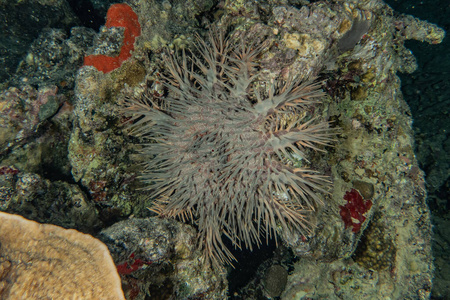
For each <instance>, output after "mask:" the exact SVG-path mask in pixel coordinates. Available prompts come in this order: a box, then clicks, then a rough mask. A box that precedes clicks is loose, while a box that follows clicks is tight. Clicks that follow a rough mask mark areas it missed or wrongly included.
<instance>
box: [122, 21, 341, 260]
mask: <svg viewBox="0 0 450 300" xmlns="http://www.w3.org/2000/svg"><path fill="white" fill-rule="evenodd" d="M242 40H244V39H242ZM264 46H265V45H264V44H260V45H254V44H251V43H250V45H249V46H247V45H245V44H244V42H242V43H233V42H232V41H231V38H225V37H224V34H223V33H222V32H221V31H219V30H217V29H212V30H211V31H210V33H209V39H208V40H207V41H205V40H202V39H201V38H198V43H197V51H198V53H199V55H195V54H191V55H189V56H188V55H186V54H185V53H183V54H182V55H180V56H176V55H166V56H165V58H164V61H165V64H166V68H167V70H168V73H169V74H168V75H167V77H166V78H165V87H166V88H167V90H168V95H167V97H165V98H164V99H162V100H159V101H156V99H154V98H151V97H142V98H133V97H130V98H128V99H127V100H126V101H125V105H126V112H127V114H129V115H131V119H130V120H129V126H128V129H129V130H130V132H131V133H132V134H134V135H136V136H142V137H144V138H146V139H148V140H149V141H150V142H148V143H145V144H143V145H142V146H143V147H142V151H141V154H142V156H143V157H141V158H143V159H144V160H145V161H146V162H145V170H144V173H143V175H142V176H141V179H142V180H143V182H145V183H146V184H147V188H148V190H149V191H151V197H153V198H155V199H156V204H155V205H154V207H153V210H154V211H156V212H157V213H159V214H160V215H161V216H165V217H180V218H181V219H182V220H183V221H187V220H192V221H194V222H195V224H196V225H197V226H198V230H199V241H200V242H199V247H200V248H201V249H202V250H203V251H204V254H205V256H206V258H207V259H208V260H211V261H212V262H214V263H218V264H221V263H231V261H232V260H233V259H234V257H233V256H232V254H231V253H230V251H229V250H228V249H227V247H226V246H225V245H224V243H223V240H222V235H223V234H224V235H225V236H226V237H228V238H229V239H230V240H231V241H232V243H233V244H234V245H235V246H237V247H239V248H241V247H242V246H245V247H246V248H249V249H252V245H254V244H256V245H259V244H260V243H261V237H260V236H261V233H265V235H266V239H269V238H270V237H271V236H272V235H273V234H276V231H277V230H279V229H281V230H286V231H289V230H292V229H294V230H298V231H300V232H302V233H304V234H306V233H308V232H309V230H310V228H311V224H310V223H309V221H308V216H307V215H308V213H309V212H310V211H312V210H315V209H316V208H317V205H320V204H321V203H322V201H321V199H320V197H319V196H318V195H317V194H316V192H318V191H319V192H324V193H325V192H326V191H327V189H328V187H329V185H330V182H329V180H328V178H327V177H326V176H322V175H320V174H318V173H317V172H316V171H313V170H310V169H308V168H307V167H306V165H307V164H308V161H307V159H306V156H307V153H306V152H307V149H308V148H310V149H314V150H321V147H323V146H325V145H329V144H330V142H331V141H332V137H333V132H332V131H330V130H329V128H328V127H329V124H328V122H319V121H318V120H317V118H315V117H314V116H310V115H308V114H306V111H308V109H310V108H312V106H315V105H317V104H318V103H319V102H320V101H319V99H320V98H321V97H322V96H323V93H322V91H321V90H320V84H319V83H316V82H314V80H306V81H302V80H301V79H295V78H290V79H289V80H288V81H287V82H280V81H275V83H273V84H268V85H269V86H270V87H269V88H268V90H267V91H265V90H264V89H263V88H261V87H259V86H260V85H258V84H260V82H258V75H259V72H258V66H259V65H258V63H257V57H258V55H259V54H260V53H261V51H262V50H263V49H264ZM265 84H267V83H265ZM299 158H300V159H301V160H302V161H301V164H302V165H300V164H297V166H294V164H293V163H292V162H293V161H296V160H297V161H298V160H299Z"/></svg>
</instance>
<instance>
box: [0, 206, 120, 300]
mask: <svg viewBox="0 0 450 300" xmlns="http://www.w3.org/2000/svg"><path fill="white" fill-rule="evenodd" d="M0 298H1V299H111V300H112V299H118V300H120V299H125V298H124V295H123V292H122V287H121V282H120V278H119V275H118V273H117V270H116V266H115V265H114V262H113V260H112V258H111V255H110V254H109V251H108V248H107V247H106V246H105V245H104V244H103V243H102V242H100V241H99V240H97V239H95V238H93V237H92V236H90V235H87V234H83V233H81V232H78V231H76V230H73V229H64V228H62V227H58V226H55V225H50V224H39V223H37V222H34V221H30V220H27V219H25V218H23V217H21V216H18V215H12V214H8V213H5V212H0Z"/></svg>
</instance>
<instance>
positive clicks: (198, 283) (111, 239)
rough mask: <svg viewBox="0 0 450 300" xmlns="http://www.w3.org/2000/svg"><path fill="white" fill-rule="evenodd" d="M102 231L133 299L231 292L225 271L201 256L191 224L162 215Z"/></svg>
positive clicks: (213, 295)
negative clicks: (215, 268) (205, 261)
mask: <svg viewBox="0 0 450 300" xmlns="http://www.w3.org/2000/svg"><path fill="white" fill-rule="evenodd" d="M99 237H100V239H101V240H102V241H104V242H105V244H106V245H107V246H108V248H109V249H110V251H111V254H112V256H113V258H114V261H116V264H117V269H118V271H119V274H120V275H121V278H122V281H123V283H124V291H125V295H126V296H127V298H129V299H142V298H143V297H145V295H147V297H148V296H150V297H151V298H152V299H166V297H170V296H172V297H175V298H176V299H197V298H202V297H205V298H206V299H225V298H226V296H225V295H226V291H227V290H226V287H227V280H226V278H225V275H226V274H225V272H224V271H221V272H214V271H213V270H211V269H209V268H206V267H205V264H204V263H203V262H202V261H201V260H199V259H198V257H199V253H198V251H197V247H196V244H197V242H196V232H195V229H194V228H193V227H191V226H189V225H185V224H181V223H179V222H176V221H174V220H165V219H161V218H157V217H152V218H147V219H129V220H126V221H121V222H118V223H116V224H114V225H113V226H111V227H109V228H107V229H104V230H102V232H101V233H100V236H99ZM142 278H145V280H141V279H142ZM142 291H146V292H142Z"/></svg>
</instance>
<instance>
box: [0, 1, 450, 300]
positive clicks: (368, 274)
mask: <svg viewBox="0 0 450 300" xmlns="http://www.w3.org/2000/svg"><path fill="white" fill-rule="evenodd" d="M386 3H387V4H386ZM388 4H389V5H390V6H388ZM107 12H108V17H106V16H107ZM0 16H1V18H2V20H3V21H2V22H1V31H0V64H1V65H2V68H0V89H1V90H0V211H2V212H1V213H0V298H1V299H38V298H40V297H50V298H52V299H68V298H71V299H72V298H74V299H124V298H126V299H450V296H449V295H450V260H449V251H450V249H449V247H450V239H449V237H450V233H449V232H448V228H450V226H448V225H449V224H448V223H449V222H450V217H449V213H448V212H449V208H450V202H449V200H450V181H449V180H450V176H449V174H450V171H449V170H450V157H449V154H448V153H450V140H449V130H450V121H448V117H449V102H450V100H449V99H450V94H449V92H448V91H450V89H448V86H449V82H450V81H449V80H448V79H449V78H448V76H449V74H448V71H447V70H449V69H450V57H449V56H450V51H448V45H449V39H448V38H444V36H445V31H447V30H448V29H449V28H450V4H448V3H447V2H446V1H444V0H442V1H406V0H405V1H394V0H390V1H386V2H383V1H381V0H362V1H361V0H359V1H358V0H335V1H307V0H298V1H245V0H243V1H232V0H225V1H214V0H202V1H192V0H191V1H181V0H173V1H169V0H164V1H150V0H130V1H126V2H123V3H119V4H117V3H115V2H113V1H101V0H82V1H75V0H67V1H66V0H20V1H19V0H17V1H16V0H0ZM212 25H213V26H216V27H217V28H220V29H221V30H223V31H224V32H226V35H227V36H228V37H229V39H230V40H231V41H232V42H233V43H235V45H240V44H241V43H242V44H244V45H250V47H251V46H254V47H258V45H263V46H261V48H260V53H258V55H257V56H256V58H255V61H254V63H255V65H256V66H257V68H258V70H259V72H258V74H257V77H255V78H256V79H254V80H255V84H254V85H252V89H249V90H247V93H248V97H249V99H248V100H249V101H255V99H253V98H251V96H252V95H253V94H252V92H253V89H256V88H258V89H259V91H261V92H260V93H261V95H263V96H266V95H267V94H270V93H269V92H268V90H270V87H271V85H270V83H271V82H274V81H278V82H283V80H285V81H288V80H289V78H292V77H308V76H309V77H313V76H317V77H318V78H319V80H320V82H321V89H322V90H323V91H324V92H325V94H324V96H323V97H322V99H321V101H322V103H320V104H315V105H314V106H312V107H308V110H305V112H304V114H305V117H304V118H305V120H309V119H316V120H319V121H332V123H331V126H332V128H331V129H332V130H337V131H338V134H337V135H336V137H335V138H334V139H335V141H334V142H333V145H332V146H327V147H320V146H319V150H321V151H314V150H311V149H306V150H305V152H304V153H305V154H306V156H307V157H306V160H307V161H306V160H300V161H294V162H289V163H290V164H293V165H296V164H297V165H300V166H304V167H309V168H311V169H314V170H316V171H318V172H319V173H320V174H324V175H326V176H329V178H330V179H331V181H332V183H333V185H332V189H330V192H329V193H326V192H325V191H317V195H318V196H319V197H320V198H321V199H322V200H323V205H320V206H319V207H317V211H316V212H315V213H313V214H311V215H312V217H311V219H310V222H312V223H314V226H313V231H312V232H311V233H310V234H308V235H303V234H296V235H295V234H293V235H292V234H287V233H286V232H282V230H281V229H280V228H282V227H281V226H278V227H277V228H278V229H277V230H278V238H277V241H276V242H275V240H274V239H271V240H269V241H268V243H267V244H266V242H265V237H264V238H262V245H261V247H260V248H259V249H258V248H254V249H253V251H250V250H249V249H245V247H243V248H244V249H243V250H238V249H233V243H231V242H230V243H229V245H228V248H230V249H233V250H232V253H233V255H234V256H235V257H236V258H237V262H235V263H234V267H235V268H232V267H230V266H223V267H221V266H214V265H212V266H211V265H208V264H207V263H205V261H204V260H203V256H202V252H201V251H200V250H199V249H198V244H199V243H201V242H202V240H201V239H200V240H199V237H198V229H199V228H201V227H199V224H194V225H192V224H186V223H189V222H182V220H181V219H176V218H161V217H158V216H157V215H156V214H155V213H154V212H153V211H151V210H149V209H148V207H152V204H153V202H154V199H152V198H149V197H148V194H149V190H146V189H145V184H144V182H143V181H142V180H141V179H140V175H141V174H142V171H143V166H142V163H143V160H144V159H146V158H148V157H146V156H142V155H140V153H142V152H139V150H140V148H142V147H145V143H155V142H157V141H154V140H151V141H149V139H146V138H145V136H139V135H137V136H133V135H130V134H129V132H128V131H127V127H126V125H124V124H126V123H127V122H129V120H130V119H129V116H127V115H126V114H124V105H123V103H124V99H128V98H130V97H137V98H139V97H142V95H145V97H146V98H145V99H149V102H151V103H153V104H152V105H154V106H153V107H155V106H157V105H158V103H160V102H158V101H162V100H161V99H164V98H165V97H168V96H169V95H170V93H171V92H172V93H173V92H174V90H176V89H172V90H170V91H169V88H168V87H170V86H168V85H167V78H168V75H167V70H166V67H167V65H165V63H167V60H164V57H166V55H167V53H181V52H182V51H183V50H185V49H190V50H191V51H193V52H195V50H194V49H195V46H196V45H197V46H198V44H199V40H197V39H196V38H195V34H196V33H197V34H198V35H199V36H200V37H202V38H205V37H206V36H207V32H208V28H210V27H211V26H212ZM207 43H208V42H207ZM186 52H189V51H186ZM197 66H198V65H197ZM194 71H195V72H197V73H198V72H200V71H199V70H194ZM165 82H166V83H165ZM227 84H235V83H229V82H227ZM280 86H282V84H280ZM154 103H157V104H154ZM302 113H303V112H302ZM224 114H226V113H224ZM299 124H301V122H300V123H299ZM215 126H216V125H215ZM217 126H220V124H218V125H217ZM280 126H282V125H280ZM280 128H281V127H280ZM283 129H285V127H283ZM188 132H189V131H188V130H186V133H188ZM186 138H189V137H186ZM143 143H144V144H143ZM242 143H243V145H244V146H246V145H245V140H243V141H242ZM251 146H252V145H248V147H251ZM180 168H182V167H181V166H180ZM180 172H181V171H180ZM208 176H209V175H208ZM210 176H211V178H212V179H211V180H212V181H214V179H216V178H215V177H214V174H211V175H210ZM170 179H171V178H170ZM188 192H189V191H188ZM242 194H245V191H244V192H241V195H242ZM216 200H217V201H220V200H222V201H225V200H227V199H216ZM169 201H170V200H169ZM242 201H243V203H246V202H245V201H246V199H242ZM199 203H207V202H206V201H205V202H199ZM199 205H200V204H197V206H195V209H197V208H198V206H199ZM3 212H4V213H3ZM232 213H234V212H231V213H230V214H232ZM16 215H21V216H23V217H24V218H26V219H28V220H32V221H28V220H26V219H24V218H21V217H18V216H16ZM194 219H195V218H194ZM33 221H36V222H39V223H42V224H45V225H38V224H37V223H36V222H33ZM278 221H279V220H278ZM255 222H256V221H255ZM194 223H195V222H194ZM50 224H52V225H50ZM55 225H56V226H55ZM232 225H233V224H232ZM230 226H231V225H230ZM275 227H276V226H275ZM64 228H66V229H71V230H66V229H64ZM73 229H74V230H73ZM219 230H222V229H219ZM83 233H85V234H83ZM87 234H89V235H87ZM90 235H92V236H93V237H95V238H97V239H94V238H92V237H91V236H90ZM263 235H265V234H264V233H263ZM225 239H226V238H225ZM100 241H101V242H100ZM105 245H106V247H105Z"/></svg>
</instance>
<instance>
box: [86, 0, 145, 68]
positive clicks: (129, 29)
mask: <svg viewBox="0 0 450 300" xmlns="http://www.w3.org/2000/svg"><path fill="white" fill-rule="evenodd" d="M105 26H106V27H108V28H110V27H124V28H125V31H124V33H123V35H124V37H123V45H122V48H121V49H120V53H119V55H118V56H107V55H89V56H86V57H85V58H84V65H85V66H94V67H95V68H96V69H97V70H99V71H102V72H103V73H109V72H111V71H114V70H115V69H117V68H118V67H120V66H121V65H122V63H123V62H124V61H125V60H127V59H128V58H130V57H131V52H132V51H133V50H134V42H135V40H136V38H137V37H138V36H140V35H141V25H140V24H139V20H138V16H137V15H136V13H135V12H134V11H133V9H132V8H131V7H130V6H129V5H128V4H126V3H118V4H113V5H111V7H110V8H109V9H108V12H107V13H106V24H105Z"/></svg>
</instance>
